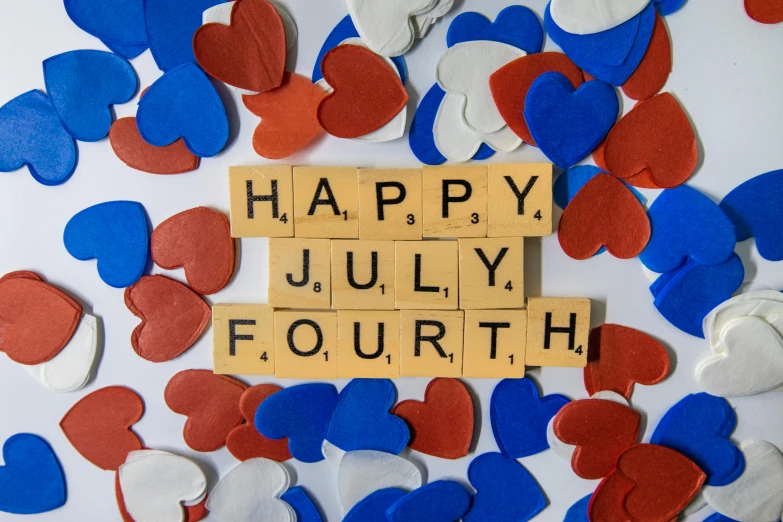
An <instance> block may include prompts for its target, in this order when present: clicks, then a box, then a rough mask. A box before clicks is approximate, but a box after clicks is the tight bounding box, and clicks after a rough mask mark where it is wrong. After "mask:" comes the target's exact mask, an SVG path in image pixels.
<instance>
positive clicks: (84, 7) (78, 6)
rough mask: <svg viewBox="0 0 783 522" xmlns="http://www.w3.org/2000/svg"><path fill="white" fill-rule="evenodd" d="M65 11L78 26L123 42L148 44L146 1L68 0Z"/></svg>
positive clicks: (100, 36) (119, 43)
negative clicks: (145, 22) (145, 16)
mask: <svg viewBox="0 0 783 522" xmlns="http://www.w3.org/2000/svg"><path fill="white" fill-rule="evenodd" d="M63 3H64V4H65V12H66V13H68V17H69V18H70V19H71V21H72V22H73V23H74V24H76V25H77V26H78V27H79V29H81V30H82V31H84V32H86V33H89V34H91V35H93V36H95V37H96V38H100V39H102V40H104V39H105V40H107V41H110V42H111V43H114V44H117V45H120V46H143V47H144V48H146V47H147V31H146V28H145V26H144V2H143V1H139V0H113V1H108V2H107V1H106V0H65V1H64V2H63Z"/></svg>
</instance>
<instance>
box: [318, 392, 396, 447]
mask: <svg viewBox="0 0 783 522" xmlns="http://www.w3.org/2000/svg"><path fill="white" fill-rule="evenodd" d="M396 395H397V390H396V389H395V387H394V384H393V383H392V382H391V381H390V380H389V379H353V380H352V381H351V382H349V383H348V384H347V385H346V386H345V388H343V389H342V391H341V392H340V396H339V397H338V398H337V403H336V404H335V408H334V412H333V413H332V418H331V419H330V420H329V424H328V425H327V428H326V440H328V441H329V442H331V443H332V444H334V445H335V446H337V447H338V448H340V449H342V450H343V451H354V450H365V449H367V450H378V451H385V452H386V453H392V454H395V455H396V454H398V453H400V452H401V451H402V450H403V449H405V446H407V445H408V441H409V440H410V430H409V429H408V425H407V424H405V421H404V420H402V419H401V418H399V417H397V416H396V415H393V414H391V413H389V410H390V409H391V407H392V406H394V402H395V400H396Z"/></svg>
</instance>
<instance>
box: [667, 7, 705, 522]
mask: <svg viewBox="0 0 783 522" xmlns="http://www.w3.org/2000/svg"><path fill="white" fill-rule="evenodd" d="M653 1H654V2H655V10H656V11H658V14H660V15H661V16H669V15H670V14H672V13H674V12H676V11H677V10H679V9H680V8H681V7H682V6H684V5H685V2H687V1H688V0H653ZM711 522H713V521H711Z"/></svg>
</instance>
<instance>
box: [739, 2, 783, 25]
mask: <svg viewBox="0 0 783 522" xmlns="http://www.w3.org/2000/svg"><path fill="white" fill-rule="evenodd" d="M745 12H746V13H748V16H749V17H751V18H752V19H754V20H755V21H757V22H761V23H762V24H779V23H780V22H783V3H781V2H780V1H779V0H745Z"/></svg>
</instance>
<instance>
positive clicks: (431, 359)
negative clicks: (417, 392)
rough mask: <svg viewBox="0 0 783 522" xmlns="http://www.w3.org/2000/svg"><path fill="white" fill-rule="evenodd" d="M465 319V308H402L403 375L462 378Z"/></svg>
mask: <svg viewBox="0 0 783 522" xmlns="http://www.w3.org/2000/svg"><path fill="white" fill-rule="evenodd" d="M464 322H465V314H464V312H463V311H462V310H449V311H440V310H402V311H401V312H400V375H401V376H402V377H460V376H461V375H462V346H463V344H462V335H463V328H464Z"/></svg>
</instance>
